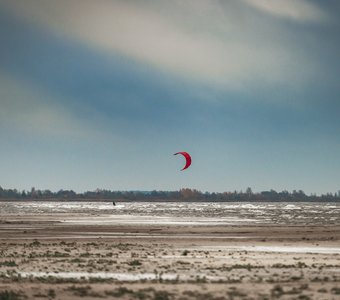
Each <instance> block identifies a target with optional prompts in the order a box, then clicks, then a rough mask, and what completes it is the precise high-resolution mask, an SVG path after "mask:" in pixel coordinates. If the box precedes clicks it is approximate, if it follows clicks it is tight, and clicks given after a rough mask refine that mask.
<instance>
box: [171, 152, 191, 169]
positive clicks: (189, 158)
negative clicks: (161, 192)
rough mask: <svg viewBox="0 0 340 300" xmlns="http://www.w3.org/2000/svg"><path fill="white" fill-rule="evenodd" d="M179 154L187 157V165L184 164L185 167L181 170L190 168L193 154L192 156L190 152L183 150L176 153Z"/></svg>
mask: <svg viewBox="0 0 340 300" xmlns="http://www.w3.org/2000/svg"><path fill="white" fill-rule="evenodd" d="M177 154H181V155H183V156H184V158H185V161H186V163H185V166H184V168H183V169H182V170H181V171H183V170H185V169H187V168H189V166H190V165H191V156H190V154H189V153H188V152H184V151H183V152H177V153H175V154H174V155H177Z"/></svg>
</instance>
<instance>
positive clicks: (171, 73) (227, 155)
mask: <svg viewBox="0 0 340 300" xmlns="http://www.w3.org/2000/svg"><path fill="white" fill-rule="evenodd" d="M339 32H340V2H339V1H336V0H330V1H311V0H230V1H217V0H209V1H208V0H181V1H177V0H173V1H165V0H159V1H154V0H152V1H151V0H140V1H137V0H135V1H133V0H122V1H119V0H117V1H113V0H112V1H110V0H98V1H91V0H51V1H45V0H0V139H1V143H0V165H1V168H0V186H2V187H3V188H17V189H19V190H22V189H25V190H29V189H31V187H35V188H39V189H50V190H53V191H57V190H59V189H64V190H66V189H73V190H74V191H77V192H82V191H86V190H94V189H97V188H100V189H110V190H145V191H146V190H178V189H181V188H192V189H198V190H200V191H202V192H205V191H209V192H223V191H234V190H237V191H240V190H243V191H244V190H245V189H246V188H247V187H251V188H252V189H253V191H263V190H270V189H274V190H277V191H281V190H289V191H292V190H303V191H305V192H306V193H307V194H310V193H317V194H320V193H326V192H337V191H338V190H340V181H339V178H340V117H339V116H340V98H339V95H340V82H339V81H340V59H339V53H340V35H339ZM179 151H187V152H189V153H190V154H191V156H192V166H191V167H190V168H189V169H187V170H185V171H180V169H181V168H182V167H183V166H184V159H183V158H182V157H180V156H173V154H174V153H176V152H179Z"/></svg>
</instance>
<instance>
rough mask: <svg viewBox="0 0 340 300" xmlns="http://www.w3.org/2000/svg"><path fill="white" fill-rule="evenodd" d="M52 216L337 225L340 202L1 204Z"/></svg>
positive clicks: (0, 211) (18, 212) (12, 210)
mask: <svg viewBox="0 0 340 300" xmlns="http://www.w3.org/2000/svg"><path fill="white" fill-rule="evenodd" d="M26 215H27V217H28V216H32V215H33V216H36V217H39V216H44V215H51V218H52V219H53V216H55V217H56V218H58V219H59V220H62V218H61V217H62V216H63V215H65V216H66V215H67V218H65V222H66V223H70V222H71V223H78V224H110V223H120V224H125V223H130V224H131V223H134V224H162V225H166V224H169V225H171V224H173V225H179V226H180V225H223V224H227V225H233V224H235V225H244V224H249V225H251V224H254V225H255V224H256V225H261V224H264V225H268V224H276V225H288V226H290V225H291V226H294V225H338V224H340V204H337V203H301V202H300V203H284V202H281V203H267V202H266V203H263V202H262V203H261V202H259V203H235V202H232V203H230V202H229V203H225V202H224V203H221V202H220V203H207V202H204V203H176V202H168V203H163V202H152V203H150V202H148V203H147V202H118V203H117V205H116V206H113V205H112V202H0V216H13V217H15V216H20V217H25V216H26ZM62 221H63V220H62Z"/></svg>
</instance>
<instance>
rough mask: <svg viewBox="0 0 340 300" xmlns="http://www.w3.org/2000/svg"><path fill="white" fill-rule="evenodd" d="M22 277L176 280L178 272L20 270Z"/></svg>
mask: <svg viewBox="0 0 340 300" xmlns="http://www.w3.org/2000/svg"><path fill="white" fill-rule="evenodd" d="M18 274H20V276H21V277H24V278H25V277H49V276H51V277H56V278H75V279H89V278H102V279H115V280H118V281H138V280H154V279H160V278H162V279H164V280H175V279H176V278H177V276H178V275H177V274H162V275H160V274H155V273H138V274H134V273H111V272H93V273H89V272H19V273H18Z"/></svg>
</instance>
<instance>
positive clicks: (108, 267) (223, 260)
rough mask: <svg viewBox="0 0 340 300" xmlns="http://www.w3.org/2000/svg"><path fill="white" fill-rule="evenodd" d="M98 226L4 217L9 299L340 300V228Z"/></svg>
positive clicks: (4, 278)
mask: <svg viewBox="0 0 340 300" xmlns="http://www.w3.org/2000/svg"><path fill="white" fill-rule="evenodd" d="M98 218H99V219H100V218H101V216H90V215H85V214H82V215H79V214H77V215H75V214H68V213H59V214H57V215H54V214H44V215H38V216H37V215H33V214H32V215H29V214H25V215H21V216H20V215H6V216H2V217H1V221H0V276H1V278H0V295H1V297H3V298H1V297H0V299H63V300H64V299H65V300H67V299H112V298H120V299H158V300H162V299H163V300H164V299H183V300H184V299H277V298H279V299H340V226H337V225H327V224H325V225H322V226H320V225H318V226H301V225H297V226H287V225H279V226H274V225H270V226H269V225H263V224H262V225H258V224H255V225H253V226H251V225H249V224H248V225H227V224H218V223H216V224H214V223H209V224H208V225H207V224H203V225H200V224H197V223H195V222H192V223H190V222H189V223H185V222H184V223H180V222H177V223H171V222H155V223H153V222H152V217H151V216H150V217H149V220H150V222H144V223H138V222H133V220H131V222H122V221H121V220H120V221H119V220H118V221H117V220H116V221H115V220H112V219H110V221H109V222H103V220H101V222H99V221H98ZM96 220H97V221H96ZM5 297H7V298H5ZM10 297H13V298H10ZM15 297H17V298H15Z"/></svg>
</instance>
